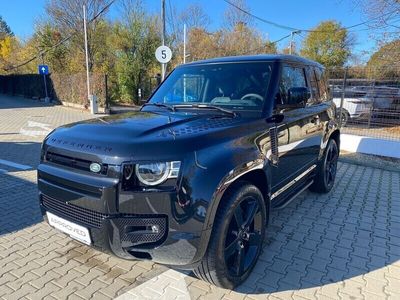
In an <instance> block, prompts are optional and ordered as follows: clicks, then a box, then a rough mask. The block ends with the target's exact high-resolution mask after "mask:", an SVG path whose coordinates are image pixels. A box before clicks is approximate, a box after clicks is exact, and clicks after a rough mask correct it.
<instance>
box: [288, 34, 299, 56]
mask: <svg viewBox="0 0 400 300" xmlns="http://www.w3.org/2000/svg"><path fill="white" fill-rule="evenodd" d="M299 32H300V30H295V31H292V32H291V33H290V48H289V54H292V52H293V38H294V35H295V34H296V33H299Z"/></svg>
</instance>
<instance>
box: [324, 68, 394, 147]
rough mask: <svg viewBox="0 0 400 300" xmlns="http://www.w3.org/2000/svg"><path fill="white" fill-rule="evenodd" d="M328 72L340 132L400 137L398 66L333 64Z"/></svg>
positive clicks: (390, 137)
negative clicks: (353, 66) (340, 128)
mask: <svg viewBox="0 0 400 300" xmlns="http://www.w3.org/2000/svg"><path fill="white" fill-rule="evenodd" d="M328 76H329V86H330V91H331V95H332V98H333V101H334V102H335V104H336V106H337V113H338V115H339V117H340V123H341V127H342V132H343V133H349V134H355V135H362V136H369V137H375V138H383V139H390V140H397V141H400V68H398V70H396V69H393V67H391V68H390V72H388V69H386V68H379V69H378V68H376V69H371V68H366V67H365V68H333V69H331V70H329V71H328Z"/></svg>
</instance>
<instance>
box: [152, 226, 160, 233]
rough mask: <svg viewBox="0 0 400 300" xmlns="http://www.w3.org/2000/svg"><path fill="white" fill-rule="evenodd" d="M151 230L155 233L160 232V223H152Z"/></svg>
mask: <svg viewBox="0 0 400 300" xmlns="http://www.w3.org/2000/svg"><path fill="white" fill-rule="evenodd" d="M151 231H152V232H153V233H159V232H160V226H158V225H151Z"/></svg>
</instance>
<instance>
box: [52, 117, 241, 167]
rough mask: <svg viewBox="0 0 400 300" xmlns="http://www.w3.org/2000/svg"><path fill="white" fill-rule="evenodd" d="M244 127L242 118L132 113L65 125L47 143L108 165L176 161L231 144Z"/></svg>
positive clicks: (58, 150)
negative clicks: (157, 159) (168, 158)
mask: <svg viewBox="0 0 400 300" xmlns="http://www.w3.org/2000/svg"><path fill="white" fill-rule="evenodd" d="M245 123H246V121H245V120H244V119H243V118H241V117H239V116H237V117H230V116H225V115H221V114H213V115H210V114H188V113H183V112H182V113H181V112H179V113H176V112H171V113H169V112H168V113H167V112H166V113H158V112H157V113H156V112H130V113H125V114H119V115H113V116H107V117H100V118H96V119H91V120H87V121H82V122H78V123H73V124H69V125H64V126H62V127H59V128H58V129H56V130H55V131H54V132H52V133H51V134H50V135H49V136H48V137H47V138H46V140H45V145H46V148H48V149H49V150H51V151H55V152H60V151H61V152H63V151H62V150H65V151H64V152H65V153H66V154H68V152H73V153H74V155H75V154H76V153H82V154H83V153H91V154H92V155H96V156H102V157H103V158H102V160H103V161H104V160H106V161H107V162H108V163H118V162H120V161H123V160H126V159H131V158H132V157H135V158H140V159H143V160H147V159H153V158H154V157H155V156H157V157H163V156H165V155H167V156H168V155H170V156H171V158H172V156H173V155H178V154H179V152H188V151H193V150H195V149H197V148H202V147H207V145H210V144H214V143H217V142H222V141H223V140H226V139H232V138H234V137H235V136H237V135H238V134H239V132H237V127H238V126H239V127H240V125H241V124H245ZM244 127H246V128H248V126H244ZM235 129H236V130H235ZM60 154H62V153H60ZM78 156H79V155H78Z"/></svg>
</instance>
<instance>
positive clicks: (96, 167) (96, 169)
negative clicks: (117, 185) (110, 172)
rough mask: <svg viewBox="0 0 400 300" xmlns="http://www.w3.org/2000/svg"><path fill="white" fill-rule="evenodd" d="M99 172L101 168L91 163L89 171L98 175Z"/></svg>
mask: <svg viewBox="0 0 400 300" xmlns="http://www.w3.org/2000/svg"><path fill="white" fill-rule="evenodd" d="M100 170H101V166H100V164H98V163H91V164H90V171H92V172H94V173H99V172H100Z"/></svg>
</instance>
